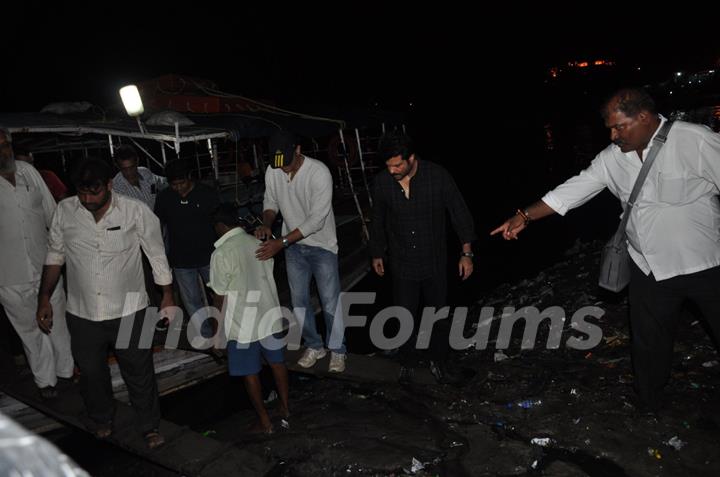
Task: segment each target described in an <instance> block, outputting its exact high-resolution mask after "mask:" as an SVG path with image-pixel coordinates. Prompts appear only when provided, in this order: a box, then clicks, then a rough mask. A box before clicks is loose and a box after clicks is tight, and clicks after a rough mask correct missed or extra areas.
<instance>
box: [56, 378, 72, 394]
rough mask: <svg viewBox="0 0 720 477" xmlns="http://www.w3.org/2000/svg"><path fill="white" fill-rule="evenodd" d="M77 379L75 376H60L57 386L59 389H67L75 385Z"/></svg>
mask: <svg viewBox="0 0 720 477" xmlns="http://www.w3.org/2000/svg"><path fill="white" fill-rule="evenodd" d="M75 384H76V383H75V379H73V378H61V377H60V376H58V378H57V388H58V390H60V391H62V390H67V389H70V388H72V387H73V386H75Z"/></svg>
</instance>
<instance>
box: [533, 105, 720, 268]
mask: <svg viewBox="0 0 720 477" xmlns="http://www.w3.org/2000/svg"><path fill="white" fill-rule="evenodd" d="M661 120H662V121H661V126H662V123H664V122H665V121H666V120H665V118H663V117H661ZM659 130H660V127H658V131H659ZM655 134H657V131H656V132H655ZM653 137H654V136H653ZM651 146H652V141H650V143H649V144H648V147H647V148H646V149H645V150H644V151H643V158H645V157H647V154H648V152H649V151H650V147H651ZM641 167H642V163H641V161H640V159H639V157H638V155H637V154H636V153H635V152H634V151H631V152H628V153H623V152H622V151H621V150H620V148H619V147H618V146H616V145H614V144H611V145H609V146H608V147H607V148H605V149H604V150H603V151H601V152H600V153H599V154H598V155H597V156H596V157H595V159H594V160H593V161H592V163H591V164H590V166H589V167H588V168H587V169H585V170H584V171H582V172H581V173H580V174H579V175H577V176H575V177H573V178H571V179H569V180H568V181H566V182H565V183H564V184H561V185H560V186H558V187H557V188H555V189H554V190H552V191H550V192H548V193H547V194H546V195H545V196H544V197H543V199H542V200H543V202H545V203H546V204H547V205H548V206H550V207H551V208H552V209H553V210H555V211H556V212H557V213H559V214H561V215H564V214H565V213H566V212H567V211H568V210H570V209H572V208H575V207H578V206H580V205H582V204H584V203H585V202H587V201H588V200H590V199H591V198H592V197H594V196H595V195H597V194H598V193H599V192H600V191H602V190H603V189H604V188H605V187H607V188H608V189H609V190H610V192H612V193H613V194H614V195H615V196H616V197H618V198H619V199H620V201H621V202H622V205H623V209H624V207H625V204H626V202H627V200H628V199H629V197H630V192H631V191H632V188H633V185H634V184H635V179H637V176H638V174H639V173H640V168H641ZM719 184H720V135H719V134H716V133H714V132H712V131H711V130H710V129H708V128H706V127H705V126H700V125H696V124H690V123H686V122H683V121H675V123H674V124H673V126H672V128H671V129H670V133H669V134H668V138H667V142H666V143H665V145H664V146H663V147H662V149H661V150H660V152H659V153H658V156H657V158H656V159H655V162H654V163H653V165H652V168H651V169H650V173H649V174H648V176H647V179H646V180H645V183H644V184H643V186H642V189H641V190H640V195H639V196H638V198H637V200H636V204H635V206H634V207H633V208H632V211H631V212H630V218H629V220H628V225H627V236H628V244H629V245H630V247H629V249H628V250H629V252H630V256H631V257H632V259H633V261H634V262H635V263H636V264H637V266H638V267H639V268H640V269H641V270H642V271H643V272H644V273H645V274H646V275H649V274H650V273H651V272H652V273H653V275H654V276H655V279H656V280H665V279H667V278H672V277H674V276H678V275H685V274H689V273H694V272H698V271H702V270H705V269H708V268H711V267H715V266H718V265H720V204H719V203H718V198H717V194H718V192H720V190H719V189H718V185H719Z"/></svg>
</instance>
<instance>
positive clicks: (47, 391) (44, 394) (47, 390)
mask: <svg viewBox="0 0 720 477" xmlns="http://www.w3.org/2000/svg"><path fill="white" fill-rule="evenodd" d="M39 391H40V397H41V398H42V399H44V400H49V399H55V398H57V397H58V392H57V389H55V386H45V387H44V388H40V389H39Z"/></svg>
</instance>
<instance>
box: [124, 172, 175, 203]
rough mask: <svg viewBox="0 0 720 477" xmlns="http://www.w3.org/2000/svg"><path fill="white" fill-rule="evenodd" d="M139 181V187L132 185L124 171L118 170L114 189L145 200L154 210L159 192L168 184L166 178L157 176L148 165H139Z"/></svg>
mask: <svg viewBox="0 0 720 477" xmlns="http://www.w3.org/2000/svg"><path fill="white" fill-rule="evenodd" d="M138 183H139V187H136V186H134V185H132V184H131V183H130V182H128V180H127V179H125V176H123V175H122V172H118V173H117V174H116V175H115V177H113V190H114V191H115V192H118V193H120V194H123V195H126V196H128V197H132V198H133V199H138V200H140V201H142V202H145V204H146V205H147V206H148V207H150V210H153V209H154V208H155V198H156V197H157V194H158V192H160V189H163V188H164V187H165V186H166V185H167V182H166V180H165V178H164V177H161V176H156V175H155V174H153V173H152V172H151V171H150V169H148V168H146V167H138Z"/></svg>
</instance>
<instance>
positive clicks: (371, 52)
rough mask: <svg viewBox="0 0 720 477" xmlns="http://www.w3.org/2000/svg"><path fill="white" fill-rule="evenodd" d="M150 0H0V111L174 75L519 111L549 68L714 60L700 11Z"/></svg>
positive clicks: (718, 47)
mask: <svg viewBox="0 0 720 477" xmlns="http://www.w3.org/2000/svg"><path fill="white" fill-rule="evenodd" d="M150 3H151V2H149V1H146V2H143V3H128V2H124V3H121V2H92V3H90V2H58V3H55V4H52V5H47V4H40V3H37V4H34V3H33V2H25V4H24V5H23V6H19V7H3V8H4V10H5V11H4V13H5V14H4V15H3V16H4V20H3V32H4V34H3V38H4V44H5V48H4V53H5V55H4V56H5V58H6V62H5V67H4V68H3V74H2V83H3V87H2V91H1V93H0V94H1V96H0V105H1V106H0V108H1V109H2V110H3V111H33V110H35V111H37V110H39V109H40V108H41V107H42V106H43V105H44V104H46V103H48V102H53V101H79V100H89V101H92V102H96V103H100V104H107V103H108V102H112V101H115V100H116V98H117V89H118V88H119V87H120V86H122V85H123V84H126V83H128V82H132V81H139V80H143V79H148V78H152V77H155V76H159V75H162V74H167V73H176V74H186V75H193V76H197V77H201V78H210V79H214V80H216V81H217V82H218V84H219V86H220V88H221V89H223V90H225V91H228V92H233V93H239V94H244V95H248V96H251V97H257V98H265V99H270V100H273V101H276V102H278V104H293V105H302V104H321V103H325V104H335V105H340V106H344V105H348V106H350V105H361V106H373V105H375V104H377V105H378V106H379V107H384V108H390V109H406V108H408V105H409V103H410V102H412V103H413V106H414V107H420V108H422V107H423V106H425V107H427V108H430V109H433V110H435V109H437V108H438V107H441V105H442V104H449V105H451V106H452V107H451V113H452V114H456V113H457V114H460V113H461V112H462V111H465V110H466V108H472V109H476V110H477V109H482V108H483V106H485V105H491V106H492V108H493V109H495V110H497V109H498V108H499V109H501V110H505V109H506V108H512V107H516V106H517V105H518V104H521V103H522V102H523V101H524V96H525V95H529V94H532V92H533V91H534V90H533V88H535V87H536V86H537V85H538V84H541V83H542V80H543V75H544V74H546V72H547V69H548V68H549V67H550V66H553V65H557V64H563V63H564V62H567V61H569V60H576V59H583V58H585V59H592V58H597V57H603V58H609V59H612V60H614V61H616V62H617V63H618V65H621V66H622V67H627V68H629V67H631V66H633V67H634V66H641V67H643V68H645V71H648V74H650V73H651V72H652V73H653V74H656V75H657V76H658V77H661V76H662V75H663V74H667V73H668V72H669V71H672V70H674V69H685V68H688V69H692V68H703V67H708V66H711V65H712V64H713V63H716V62H717V61H718V60H720V35H719V34H718V33H717V29H716V28H713V26H712V25H710V24H703V23H702V22H698V19H697V17H700V18H702V17H703V15H698V14H697V12H698V10H693V12H691V13H689V14H688V16H687V18H684V17H685V16H684V15H683V14H682V13H677V12H673V14H672V15H664V16H665V17H672V18H666V19H665V20H664V21H662V22H660V23H659V24H658V25H654V23H653V22H652V21H651V20H650V19H649V17H647V15H646V14H645V13H644V12H638V13H630V12H628V11H627V10H623V11H618V12H616V11H614V8H610V7H611V6H608V7H604V8H602V11H603V13H602V14H600V15H598V14H589V13H583V12H582V11H581V9H579V8H578V10H577V11H568V10H566V9H564V10H562V11H560V10H553V8H552V7H549V8H548V7H545V8H543V9H537V8H536V9H534V10H530V9H529V8H528V7H524V6H521V5H510V6H508V7H507V11H506V12H498V11H497V10H496V8H497V7H496V6H494V7H493V11H492V12H491V11H489V10H488V11H484V10H483V9H484V8H485V7H483V5H481V4H478V5H475V6H472V9H475V10H477V9H480V11H479V12H474V13H471V12H470V8H471V7H470V5H469V4H457V5H456V6H452V5H449V4H448V6H447V7H445V8H444V9H440V7H439V6H438V5H433V6H432V8H425V9H418V8H417V7H414V6H407V7H405V8H401V7H392V8H389V7H387V6H381V7H380V6H371V5H369V4H367V3H362V4H360V3H358V4H356V5H354V6H350V7H347V6H345V7H343V8H338V7H337V6H327V7H326V8H317V7H316V8H315V9H314V11H313V12H309V11H307V10H306V9H304V8H300V7H288V6H285V5H283V6H280V3H279V2H277V3H267V2H265V3H264V6H263V7H262V8H261V7H258V6H256V5H255V4H250V3H249V2H235V3H236V5H235V6H227V5H226V4H224V3H227V2H223V3H221V2H213V1H203V2H192V7H187V6H182V5H181V3H180V2H152V3H153V6H152V7H149V5H150ZM108 5H109V6H108ZM247 5H253V6H252V7H249V6H247ZM8 8H9V9H8ZM150 8H152V9H150ZM583 8H585V9H587V8H588V7H587V6H586V5H584V6H583ZM698 8H699V7H698ZM693 17H695V18H693ZM706 17H712V15H707V16H706ZM568 18H569V20H568ZM671 21H672V24H670V23H671ZM666 45H667V46H666Z"/></svg>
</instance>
